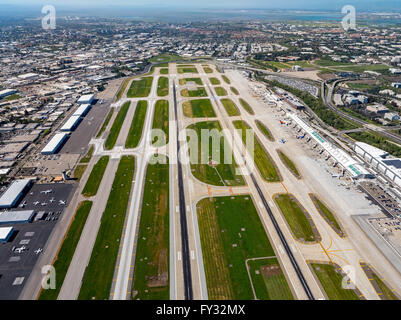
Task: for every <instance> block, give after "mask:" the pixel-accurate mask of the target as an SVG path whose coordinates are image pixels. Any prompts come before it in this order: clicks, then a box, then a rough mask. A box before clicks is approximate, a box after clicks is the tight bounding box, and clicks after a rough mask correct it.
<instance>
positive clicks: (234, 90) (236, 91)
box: [230, 87, 239, 96]
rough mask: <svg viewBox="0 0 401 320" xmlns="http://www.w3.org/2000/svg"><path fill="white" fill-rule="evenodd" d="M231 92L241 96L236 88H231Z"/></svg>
mask: <svg viewBox="0 0 401 320" xmlns="http://www.w3.org/2000/svg"><path fill="white" fill-rule="evenodd" d="M230 90H231V92H232V93H234V94H235V95H237V96H238V95H239V92H238V90H237V89H236V88H234V87H230Z"/></svg>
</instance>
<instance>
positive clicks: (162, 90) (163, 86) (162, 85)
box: [157, 77, 169, 97]
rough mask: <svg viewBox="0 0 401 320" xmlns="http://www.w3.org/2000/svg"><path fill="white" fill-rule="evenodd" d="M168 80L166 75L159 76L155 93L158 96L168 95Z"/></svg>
mask: <svg viewBox="0 0 401 320" xmlns="http://www.w3.org/2000/svg"><path fill="white" fill-rule="evenodd" d="M168 89H169V81H168V78H167V77H160V78H159V80H158V83H157V95H158V96H159V97H165V96H168V91H169V90H168Z"/></svg>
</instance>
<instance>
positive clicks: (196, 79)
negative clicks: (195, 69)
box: [179, 78, 203, 86]
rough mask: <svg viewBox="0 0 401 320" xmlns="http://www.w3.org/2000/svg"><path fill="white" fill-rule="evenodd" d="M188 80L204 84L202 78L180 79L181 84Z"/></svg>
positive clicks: (200, 84) (199, 84)
mask: <svg viewBox="0 0 401 320" xmlns="http://www.w3.org/2000/svg"><path fill="white" fill-rule="evenodd" d="M188 82H195V83H196V84H197V85H198V86H203V82H202V79H201V78H183V79H180V80H179V83H180V86H183V85H185V84H187V83H188Z"/></svg>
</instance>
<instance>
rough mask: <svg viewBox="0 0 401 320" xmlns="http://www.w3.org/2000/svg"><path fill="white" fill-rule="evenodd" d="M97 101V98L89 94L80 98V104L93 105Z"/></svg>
mask: <svg viewBox="0 0 401 320" xmlns="http://www.w3.org/2000/svg"><path fill="white" fill-rule="evenodd" d="M94 100H95V96H94V95H93V94H87V95H84V96H82V97H81V98H79V100H78V104H92V103H93V101H94Z"/></svg>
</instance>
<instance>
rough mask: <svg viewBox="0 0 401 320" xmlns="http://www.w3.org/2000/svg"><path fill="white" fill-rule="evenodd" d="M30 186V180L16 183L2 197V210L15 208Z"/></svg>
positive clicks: (0, 203) (0, 204) (0, 202)
mask: <svg viewBox="0 0 401 320" xmlns="http://www.w3.org/2000/svg"><path fill="white" fill-rule="evenodd" d="M30 185H31V180H30V179H23V180H16V181H14V182H13V183H12V184H11V185H10V186H9V187H8V188H7V190H6V191H5V192H4V193H3V194H2V195H1V196H0V208H2V209H4V208H12V207H14V206H15V205H16V204H17V202H18V200H19V199H21V197H22V196H23V195H24V192H25V191H26V189H27V188H28V187H29V186H30Z"/></svg>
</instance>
